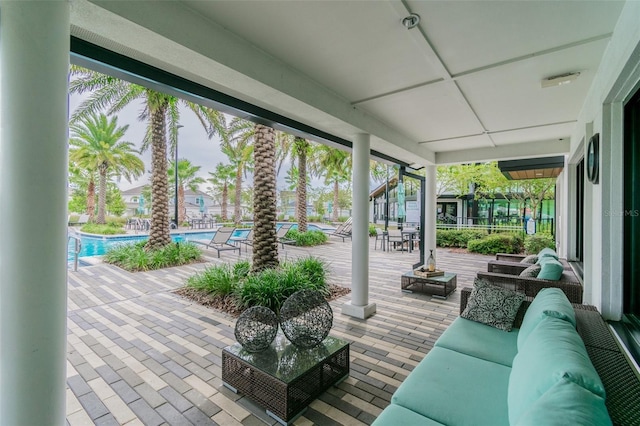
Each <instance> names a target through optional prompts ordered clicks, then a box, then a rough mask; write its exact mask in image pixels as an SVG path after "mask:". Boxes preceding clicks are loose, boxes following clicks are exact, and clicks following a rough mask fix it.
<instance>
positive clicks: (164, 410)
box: [67, 238, 491, 425]
mask: <svg viewBox="0 0 640 426" xmlns="http://www.w3.org/2000/svg"><path fill="white" fill-rule="evenodd" d="M369 252H370V270H369V274H370V296H369V299H370V301H371V302H375V303H376V305H377V313H376V314H375V315H374V316H373V317H371V318H369V319H367V320H364V321H363V320H358V319H354V318H351V317H348V316H345V315H342V314H341V313H340V312H341V305H342V304H343V303H344V302H346V301H348V300H350V296H349V295H347V296H344V297H342V298H340V299H337V300H334V301H332V302H331V306H332V308H333V310H334V325H333V329H332V332H331V334H332V335H334V336H336V337H339V338H342V339H345V340H347V341H349V342H351V371H350V376H349V377H348V378H347V379H346V380H345V381H343V382H342V383H340V384H339V385H338V386H337V387H333V388H331V389H330V390H328V391H327V392H325V393H324V394H323V395H321V396H320V397H319V398H318V399H317V400H315V401H314V402H313V403H312V404H311V405H310V407H309V409H308V410H307V411H306V412H305V413H304V415H303V416H302V417H300V418H299V419H297V420H296V422H295V424H296V425H311V424H317V425H359V424H370V423H371V422H372V421H373V420H374V419H375V417H376V416H377V415H378V414H379V413H380V412H381V411H382V409H383V408H384V407H386V406H387V405H388V404H389V401H390V398H391V395H392V394H393V392H394V391H395V389H396V388H397V386H398V385H399V384H400V383H401V382H402V380H404V379H405V377H406V376H407V375H408V374H409V372H410V371H411V370H412V369H413V367H414V366H415V365H416V364H417V363H418V362H419V361H420V360H421V359H422V358H423V357H424V355H425V354H426V353H427V352H428V351H429V350H430V349H431V348H432V346H433V343H434V342H435V340H436V339H437V338H438V337H439V336H440V334H441V333H442V332H443V330H444V329H445V328H446V327H447V326H448V325H449V324H450V323H451V322H452V321H453V320H454V319H455V318H456V316H457V315H458V303H459V289H460V288H462V287H465V286H470V285H472V283H473V277H474V276H475V272H476V271H478V270H480V269H484V268H485V267H486V262H487V261H488V260H489V259H491V257H490V256H482V255H473V254H461V253H454V252H450V251H448V250H444V249H443V250H440V249H439V250H438V252H437V255H438V267H439V268H442V269H445V270H448V271H452V272H456V273H458V291H456V292H454V293H453V294H451V295H450V296H449V298H448V299H447V300H440V299H434V298H432V297H431V296H428V295H424V294H416V293H414V294H408V293H403V292H401V291H400V276H401V274H402V273H403V272H405V271H408V270H409V269H410V268H411V265H412V264H413V263H416V262H417V261H418V256H419V255H418V252H417V251H414V252H413V253H406V252H397V251H392V252H382V251H381V250H374V249H373V239H371V241H370V251H369ZM205 253H206V256H207V261H208V262H207V263H200V264H195V265H189V266H183V267H176V268H170V269H164V270H160V271H152V272H141V273H128V272H125V271H123V270H121V269H119V268H116V267H114V266H110V265H106V264H100V265H96V266H89V267H84V268H80V269H79V270H78V271H77V272H72V271H69V279H68V283H69V291H68V324H67V325H68V356H67V384H68V388H67V423H68V424H69V425H91V424H96V425H124V424H126V425H143V424H144V425H162V424H168V425H189V424H219V425H239V424H243V425H261V424H276V422H275V421H274V420H273V419H271V418H270V417H267V416H266V414H265V412H264V411H263V410H262V409H261V408H259V407H258V406H256V405H255V404H253V403H252V402H251V401H250V400H248V399H247V398H244V397H243V396H242V395H237V394H234V393H233V392H231V391H230V390H228V389H227V388H225V387H223V386H222V381H221V379H220V377H221V371H220V361H221V350H222V348H223V347H225V346H227V345H230V344H232V343H234V342H235V338H234V335H233V328H234V325H235V318H233V317H231V316H230V315H227V314H224V313H221V312H219V311H215V310H212V309H209V308H205V307H203V306H200V305H198V304H195V303H193V302H190V301H188V300H185V299H183V298H181V297H179V296H177V295H175V294H173V293H172V292H171V290H174V289H176V288H178V287H181V286H182V285H183V284H184V280H185V279H186V278H187V277H189V276H190V275H192V274H194V273H195V272H196V271H199V270H202V269H203V268H205V267H206V266H207V265H209V264H211V263H219V262H230V261H231V262H233V261H236V260H237V259H238V255H237V254H231V253H223V254H222V257H221V259H218V258H217V257H216V256H217V255H216V253H215V251H207V250H205ZM310 254H311V255H314V256H318V257H321V258H323V259H325V260H327V261H328V262H329V265H330V270H331V271H330V280H331V282H333V283H336V284H339V285H342V286H346V287H349V286H350V282H351V242H350V241H346V242H342V241H340V240H335V239H333V238H332V239H330V242H329V243H328V244H326V245H323V246H319V247H313V248H298V247H293V246H287V247H286V248H285V250H280V256H281V259H293V258H297V257H300V256H308V255H310ZM250 255H251V253H250V252H249V254H248V255H247V254H246V253H245V252H244V251H243V252H242V254H241V257H242V258H244V257H247V256H250ZM209 262H211V263H209Z"/></svg>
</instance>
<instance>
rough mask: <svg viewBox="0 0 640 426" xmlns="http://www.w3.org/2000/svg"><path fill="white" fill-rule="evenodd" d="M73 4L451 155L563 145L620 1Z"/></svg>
mask: <svg viewBox="0 0 640 426" xmlns="http://www.w3.org/2000/svg"><path fill="white" fill-rule="evenodd" d="M71 5H72V15H71V23H72V27H71V34H72V35H73V36H74V37H77V38H79V39H82V40H86V41H88V42H90V43H93V44H95V45H98V46H101V47H104V48H106V49H109V50H112V51H114V52H116V53H119V54H122V55H125V56H127V57H130V58H133V59H136V60H139V61H141V62H144V63H146V64H149V65H152V66H154V67H157V68H160V69H162V70H165V71H167V72H170V73H173V74H175V75H177V76H180V77H182V78H185V79H187V80H190V81H193V82H195V83H198V84H200V85H203V86H206V87H209V88H212V89H215V90H217V91H220V92H222V93H225V94H228V95H231V96H233V97H235V98H238V99H241V100H243V101H246V102H249V103H251V104H253V105H256V106H258V107H261V108H264V109H266V110H269V111H273V112H274V113H276V114H279V115H281V116H284V117H288V118H290V119H292V120H295V121H297V122H300V123H304V124H306V125H308V126H312V127H313V128H317V129H320V130H321V131H323V132H327V133H328V134H331V135H335V136H336V137H339V138H343V139H347V140H353V138H354V135H356V134H358V133H369V134H371V148H372V149H373V150H376V151H379V152H381V153H383V154H386V155H389V156H391V157H393V158H396V159H398V160H400V161H402V162H405V163H407V164H414V163H418V164H425V163H428V164H450V163H461V162H472V161H483V160H500V159H518V158H529V157H540V156H550V155H562V154H566V153H567V152H568V151H569V147H570V142H569V139H570V136H571V134H572V133H573V131H574V127H575V125H576V122H577V118H578V114H579V112H580V109H581V107H582V104H583V102H584V100H585V97H586V95H587V92H588V90H589V87H590V86H591V83H592V81H593V77H594V75H595V73H596V70H597V69H598V66H599V64H600V60H601V58H602V55H603V52H604V51H605V48H606V46H607V43H608V41H609V38H610V36H611V34H612V32H613V29H614V27H615V24H616V21H617V19H618V16H619V14H620V11H621V9H622V5H623V2H617V1H588V2H587V1H553V2H546V1H545V2H543V1H528V2H519V1H518V2H515V1H514V2H505V1H469V2H466V1H415V0H404V1H382V0H381V1H302V0H301V1H195V0H184V1H135V2H114V1H100V0H93V1H87V0H71ZM411 13H415V14H417V15H419V16H420V22H419V24H418V25H417V26H416V27H415V28H412V29H408V28H407V27H405V26H404V25H403V24H402V20H403V18H405V17H407V16H409V15H410V14H411ZM577 73H579V75H577ZM566 74H575V75H574V76H573V77H576V75H577V78H575V79H573V80H572V81H571V82H570V83H565V84H560V85H551V86H550V87H546V88H543V87H542V86H543V82H544V81H545V80H546V79H549V78H552V77H555V76H561V75H566ZM560 81H564V80H563V79H560ZM544 85H546V84H544Z"/></svg>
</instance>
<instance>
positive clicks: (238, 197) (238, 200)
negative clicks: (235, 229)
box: [233, 164, 242, 225]
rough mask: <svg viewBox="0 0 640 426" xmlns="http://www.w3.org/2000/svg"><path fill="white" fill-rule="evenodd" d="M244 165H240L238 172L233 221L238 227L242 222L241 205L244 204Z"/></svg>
mask: <svg viewBox="0 0 640 426" xmlns="http://www.w3.org/2000/svg"><path fill="white" fill-rule="evenodd" d="M241 166H242V165H241V164H238V171H237V172H236V200H235V204H234V207H233V221H234V222H235V224H236V225H240V222H242V212H241V211H240V203H242V167H241Z"/></svg>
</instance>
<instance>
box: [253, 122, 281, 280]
mask: <svg viewBox="0 0 640 426" xmlns="http://www.w3.org/2000/svg"><path fill="white" fill-rule="evenodd" d="M274 138H275V131H274V130H273V129H272V128H271V127H267V126H263V125H262V124H256V125H255V147H254V162H255V171H254V174H253V182H254V200H253V229H254V231H253V266H252V270H253V271H261V270H263V269H267V268H275V267H277V266H278V240H277V238H276V168H275V142H274Z"/></svg>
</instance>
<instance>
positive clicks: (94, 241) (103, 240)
mask: <svg viewBox="0 0 640 426" xmlns="http://www.w3.org/2000/svg"><path fill="white" fill-rule="evenodd" d="M277 226H278V227H280V226H281V224H278V225H277ZM297 227H298V225H297V224H294V225H293V226H292V228H293V229H296V228H297ZM308 229H309V230H310V231H313V230H317V231H322V230H324V228H320V227H319V226H316V225H309V226H308ZM327 229H329V228H327ZM249 231H250V229H249V228H247V229H237V230H235V231H234V232H233V235H232V238H233V237H236V238H244V237H246V236H247V234H249ZM214 235H215V231H209V232H185V233H181V234H172V235H171V239H172V240H173V241H174V242H178V243H181V242H184V241H189V240H204V241H210V240H211V239H212V238H213V236H214ZM148 238H149V236H148V235H127V236H117V237H110V236H99V237H93V236H88V235H82V249H81V250H80V254H79V255H78V256H79V257H86V256H102V255H103V254H105V253H106V252H107V250H108V249H109V248H111V247H114V246H117V245H119V244H131V243H134V242H136V241H146V240H147V239H148ZM73 252H74V240H73V239H70V240H69V245H68V250H67V260H68V261H69V262H73V259H74V254H73Z"/></svg>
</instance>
